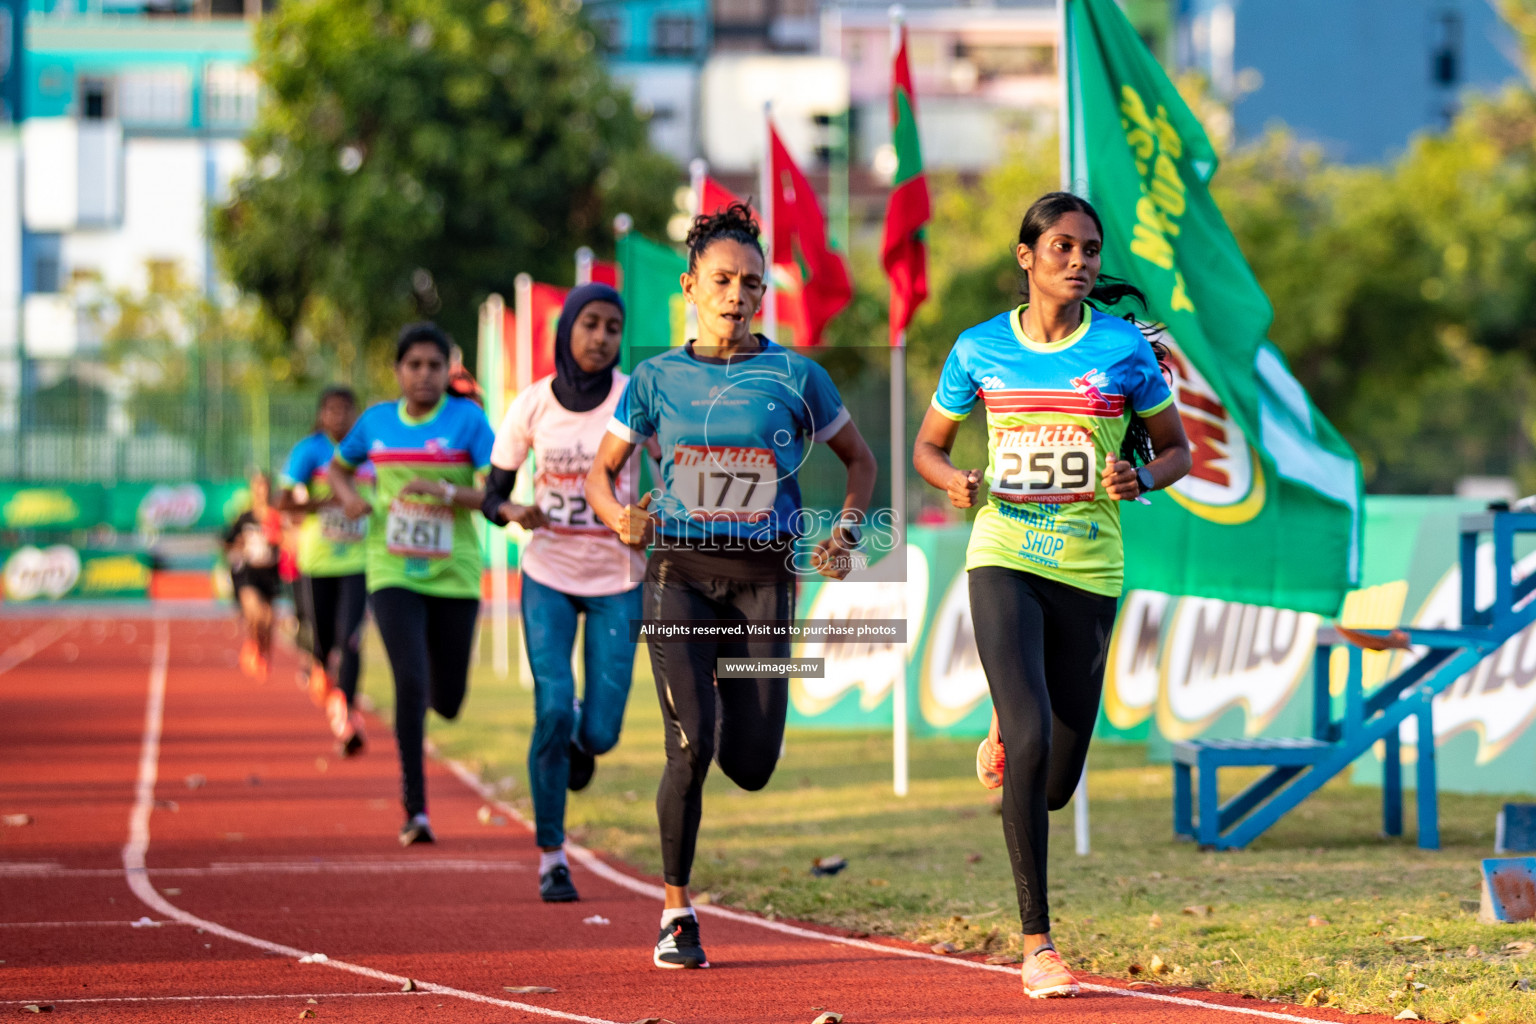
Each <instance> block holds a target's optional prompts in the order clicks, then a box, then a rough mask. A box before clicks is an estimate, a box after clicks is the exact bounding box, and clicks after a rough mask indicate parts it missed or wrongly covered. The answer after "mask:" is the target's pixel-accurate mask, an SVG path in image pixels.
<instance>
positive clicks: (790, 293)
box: [699, 175, 806, 345]
mask: <svg viewBox="0 0 1536 1024" xmlns="http://www.w3.org/2000/svg"><path fill="white" fill-rule="evenodd" d="M739 202H742V199H741V197H740V196H738V195H737V194H736V193H734V192H732V191H731V190H730V189H728V188H726V187H725V186H724V185H722V184H720V183H719V182H718V181H716V180H715V179H714V178H711V177H709V176H708V175H705V177H704V188H703V193H702V195H700V197H699V212H700V213H704V214H714V213H719V212H720V211H721V210H723V209H725V208H726V207H727V206H730V205H731V204H732V203H739ZM749 209H750V207H749ZM752 223H754V224H756V225H757V226H758V228H759V229H761V228H762V226H763V222H762V219H761V218H760V217H759V216H758V212H757V211H756V210H752ZM770 276H771V277H772V279H773V286H774V294H775V298H776V301H777V303H778V307H777V310H778V318H779V334H780V337H778V338H775V339H773V340H774V341H778V342H781V343H783V342H784V340H785V339H784V337H783V335H784V333H785V332H784V328H785V327H788V328H789V329H790V330H789V334H790V337H789V343H791V344H796V345H798V344H802V343H803V339H804V338H805V337H806V327H805V309H804V307H803V306H802V305H801V303H800V268H799V267H798V266H797V265H794V264H789V265H780V267H779V269H778V271H777V272H774V271H773V270H772V268H770ZM762 316H763V311H762V310H761V309H759V310H758V311H757V316H755V317H754V318H753V323H755V324H758V325H759V326H760V325H761V320H762Z"/></svg>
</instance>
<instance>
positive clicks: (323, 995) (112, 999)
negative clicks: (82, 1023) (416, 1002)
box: [0, 992, 432, 1006]
mask: <svg viewBox="0 0 1536 1024" xmlns="http://www.w3.org/2000/svg"><path fill="white" fill-rule="evenodd" d="M429 995H432V993H431V992H295V993H293V994H292V995H255V994H252V995H244V996H98V997H97V998H95V999H0V1006H26V1005H28V1004H31V1003H52V1004H53V1005H55V1006H68V1005H74V1004H77V1003H204V1002H230V1003H234V1002H241V1001H243V1000H246V999H374V998H377V997H379V996H429Z"/></svg>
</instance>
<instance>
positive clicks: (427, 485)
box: [400, 473, 485, 511]
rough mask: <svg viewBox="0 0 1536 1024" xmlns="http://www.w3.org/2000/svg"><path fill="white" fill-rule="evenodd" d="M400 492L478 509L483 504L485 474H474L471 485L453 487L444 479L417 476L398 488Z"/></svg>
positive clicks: (454, 505)
mask: <svg viewBox="0 0 1536 1024" xmlns="http://www.w3.org/2000/svg"><path fill="white" fill-rule="evenodd" d="M400 493H401V494H402V495H405V494H421V495H425V496H426V497H429V498H436V499H437V500H438V501H441V502H442V503H443V504H445V505H452V506H453V507H454V508H468V509H474V510H476V511H479V509H480V506H481V505H483V504H485V474H484V473H476V474H475V485H474V486H473V487H455V486H454V485H453V484H450V483H449V482H448V481H446V480H428V479H426V478H425V477H420V476H419V477H417V478H416V479H414V480H412V481H410V482H409V483H407V484H406V485H405V486H404V487H402V488H400Z"/></svg>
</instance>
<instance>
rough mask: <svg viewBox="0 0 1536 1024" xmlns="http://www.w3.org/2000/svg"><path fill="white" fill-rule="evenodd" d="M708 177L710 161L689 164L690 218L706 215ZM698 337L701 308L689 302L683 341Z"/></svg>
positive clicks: (684, 310)
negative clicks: (691, 202) (691, 203)
mask: <svg viewBox="0 0 1536 1024" xmlns="http://www.w3.org/2000/svg"><path fill="white" fill-rule="evenodd" d="M707 177H709V161H707V160H705V159H704V158H703V157H695V158H694V159H693V160H691V161H690V162H689V164H688V190H689V191H690V192H691V193H693V205H692V206H691V207H690V208H689V210H688V213H689V215H690V216H693V217H699V216H702V215H703V214H704V179H706V178H707ZM710 212H711V213H713V212H714V211H713V210H711V211H710ZM698 336H699V307H697V306H695V305H694V304H693V303H691V302H689V303H687V304H685V305H684V306H683V339H684V340H687V339H689V338H697V337H698Z"/></svg>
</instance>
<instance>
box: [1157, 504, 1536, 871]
mask: <svg viewBox="0 0 1536 1024" xmlns="http://www.w3.org/2000/svg"><path fill="white" fill-rule="evenodd" d="M1459 530H1460V533H1461V548H1460V552H1461V622H1462V626H1461V628H1459V629H1411V628H1406V627H1405V628H1403V629H1401V630H1396V631H1388V630H1358V631H1355V632H1357V633H1358V634H1363V635H1365V636H1367V637H1370V638H1373V639H1375V640H1377V641H1379V642H1382V643H1383V644H1385V645H1388V646H1403V640H1404V639H1406V643H1407V644H1409V645H1411V646H1412V647H1414V648H1416V649H1418V651H1419V652H1420V653H1421V656H1420V657H1419V658H1418V660H1417V661H1415V662H1413V663H1412V664H1411V665H1409V666H1408V667H1407V668H1405V669H1404V670H1403V671H1401V672H1400V673H1398V674H1397V675H1396V676H1394V677H1392V678H1390V679H1388V680H1387V681H1386V682H1384V683H1382V684H1381V685H1380V686H1379V687H1377V688H1376V689H1375V690H1373V691H1372V692H1371V693H1369V694H1366V693H1365V691H1364V685H1363V683H1362V679H1363V675H1362V671H1361V656H1362V651H1361V648H1360V647H1359V646H1357V645H1356V644H1351V643H1346V642H1345V641H1344V638H1343V637H1342V636H1340V635H1339V633H1338V632H1337V631H1335V630H1323V631H1320V632H1319V635H1318V645H1317V651H1316V653H1315V655H1314V660H1313V671H1312V709H1313V710H1312V735H1311V736H1310V737H1307V738H1304V739H1227V740H1214V739H1213V740H1191V741H1188V742H1184V743H1177V744H1175V745H1174V748H1173V830H1174V833H1175V834H1176V835H1179V836H1185V837H1188V838H1191V839H1194V840H1195V841H1196V842H1198V843H1199V844H1200V845H1201V846H1203V847H1209V848H1212V849H1218V850H1229V849H1237V848H1240V847H1243V846H1247V845H1248V844H1249V843H1251V842H1252V841H1253V840H1254V839H1256V838H1258V837H1259V836H1260V835H1262V834H1263V833H1264V831H1265V830H1266V829H1268V828H1269V827H1270V826H1271V825H1273V824H1275V822H1277V821H1279V820H1280V818H1281V817H1282V816H1283V815H1284V814H1285V813H1286V812H1287V811H1290V810H1292V809H1293V808H1295V807H1296V806H1297V805H1298V804H1300V803H1301V802H1302V801H1303V800H1305V799H1306V798H1307V797H1308V796H1310V795H1311V794H1313V793H1314V792H1316V791H1317V790H1318V789H1319V788H1321V787H1322V786H1323V784H1324V783H1326V782H1327V781H1328V780H1329V779H1331V778H1333V777H1334V776H1335V775H1337V774H1338V773H1339V772H1341V771H1344V770H1345V769H1346V768H1348V767H1349V766H1350V765H1351V764H1352V763H1353V762H1354V761H1355V759H1357V758H1358V757H1360V756H1361V755H1362V754H1364V753H1365V752H1366V751H1368V750H1370V749H1371V747H1372V746H1373V745H1374V744H1376V743H1378V742H1379V743H1382V744H1383V746H1384V754H1385V756H1384V759H1383V764H1382V787H1381V798H1382V807H1381V817H1382V831H1383V832H1385V833H1386V834H1387V835H1389V836H1397V835H1402V833H1403V765H1402V750H1401V744H1400V741H1399V738H1398V728H1399V726H1401V725H1402V723H1403V721H1404V719H1406V718H1408V717H1409V716H1411V715H1412V716H1417V718H1418V727H1419V737H1420V741H1419V744H1418V758H1417V763H1416V765H1415V771H1416V782H1417V798H1418V826H1419V846H1420V847H1421V848H1423V849H1426V850H1434V849H1439V847H1440V824H1439V807H1438V804H1437V800H1436V792H1435V745H1434V741H1433V737H1434V735H1435V730H1434V698H1435V697H1436V696H1437V695H1438V694H1440V693H1441V692H1442V691H1444V690H1446V689H1447V688H1449V687H1450V686H1451V684H1452V683H1454V682H1455V681H1456V680H1457V679H1459V678H1460V677H1461V676H1462V675H1464V674H1465V673H1466V672H1468V671H1470V670H1471V669H1472V668H1473V667H1474V666H1476V665H1477V663H1478V662H1479V661H1481V660H1483V659H1484V658H1486V657H1488V656H1489V655H1490V654H1493V653H1494V652H1495V651H1497V650H1498V649H1499V647H1500V646H1501V645H1503V644H1504V642H1505V641H1507V640H1509V639H1510V638H1511V637H1512V636H1514V635H1515V634H1516V633H1518V632H1519V631H1520V630H1522V629H1524V628H1525V627H1526V626H1528V625H1529V624H1530V623H1531V622H1532V621H1536V601H1526V600H1525V599H1526V598H1527V597H1529V596H1530V595H1531V593H1532V592H1533V591H1536V575H1532V576H1531V577H1529V578H1527V579H1525V580H1522V581H1518V582H1517V581H1516V580H1515V578H1514V566H1515V535H1516V534H1518V533H1536V513H1529V512H1485V513H1479V514H1476V515H1469V516H1463V517H1462V518H1461V521H1460V523H1459ZM1485 533H1487V534H1491V535H1492V540H1493V573H1494V579H1493V602H1492V603H1491V604H1490V605H1488V606H1487V607H1484V608H1478V607H1477V593H1478V588H1477V549H1478V538H1479V536H1480V535H1481V534H1485ZM1336 646H1342V647H1343V648H1344V649H1345V650H1347V651H1348V654H1349V658H1348V664H1349V671H1348V674H1347V676H1346V678H1345V682H1344V694H1343V703H1342V707H1341V708H1340V709H1339V710H1340V712H1341V713H1340V714H1339V715H1338V717H1335V701H1334V698H1333V696H1332V695H1331V693H1330V691H1329V675H1330V672H1329V662H1330V659H1331V657H1332V654H1333V648H1334V647H1336ZM1255 766H1259V767H1263V766H1269V769H1270V770H1269V772H1268V773H1266V774H1265V775H1263V776H1262V777H1261V778H1259V779H1258V781H1256V782H1254V783H1253V784H1252V785H1250V786H1248V787H1247V788H1246V789H1244V790H1243V791H1242V792H1240V793H1238V794H1237V795H1236V796H1233V797H1232V798H1231V799H1229V800H1227V801H1226V802H1225V803H1222V802H1221V801H1220V798H1219V796H1218V791H1217V786H1216V780H1217V772H1218V770H1219V769H1222V768H1229V767H1231V768H1235V767H1255ZM1196 775H1198V783H1199V784H1198V786H1196V784H1195V783H1196ZM1197 810H1198V812H1199V814H1198V817H1196V815H1195V812H1196V811H1197Z"/></svg>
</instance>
